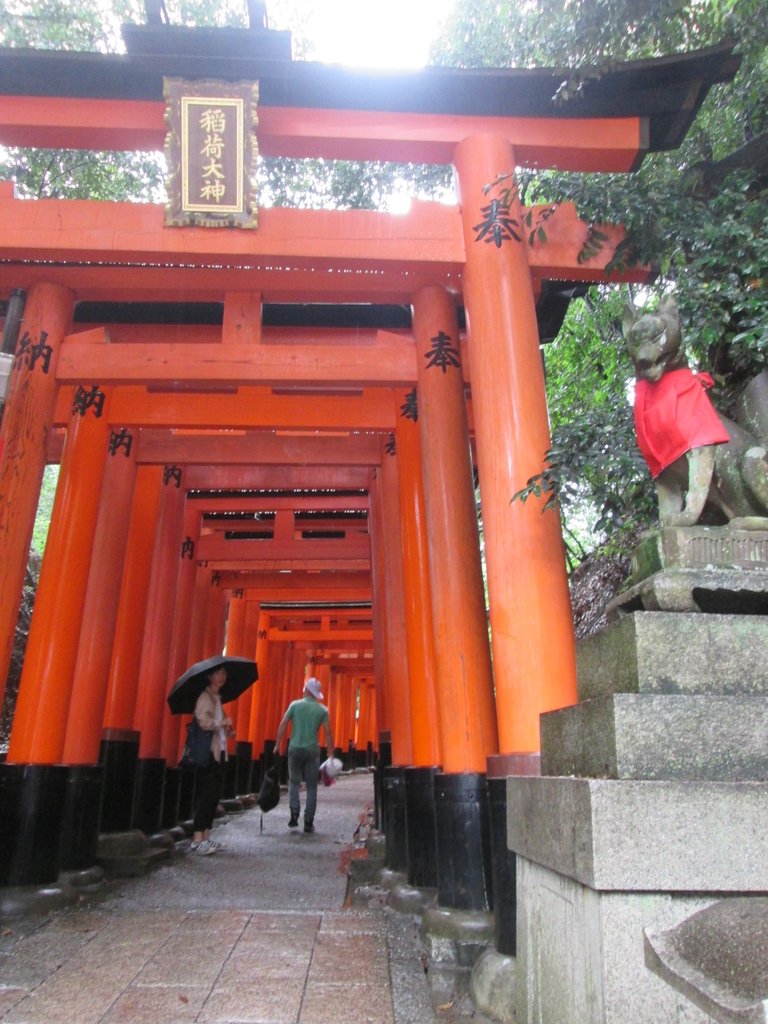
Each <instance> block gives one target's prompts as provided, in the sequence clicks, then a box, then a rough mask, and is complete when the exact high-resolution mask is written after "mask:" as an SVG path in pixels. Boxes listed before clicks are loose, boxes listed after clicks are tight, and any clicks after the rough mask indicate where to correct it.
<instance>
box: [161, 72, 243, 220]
mask: <svg viewBox="0 0 768 1024" xmlns="http://www.w3.org/2000/svg"><path fill="white" fill-rule="evenodd" d="M163 94H164V96H165V120H166V125H167V127H168V134H167V136H166V141H165V155H166V159H167V161H168V203H167V204H166V207H165V223H166V225H169V226H173V227H182V226H196V227H206V228H211V227H240V228H255V227H257V226H258V201H257V197H256V192H255V188H254V184H253V182H254V175H255V169H256V156H257V154H258V144H257V139H256V126H257V124H258V111H257V104H258V97H259V85H258V82H220V81H213V80H210V79H209V80H200V81H185V80H184V79H181V78H165V79H164V80H163Z"/></svg>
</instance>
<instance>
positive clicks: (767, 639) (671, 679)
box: [576, 611, 768, 700]
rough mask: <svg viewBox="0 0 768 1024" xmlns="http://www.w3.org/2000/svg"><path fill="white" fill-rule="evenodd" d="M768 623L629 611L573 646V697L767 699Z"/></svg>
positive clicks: (735, 617)
mask: <svg viewBox="0 0 768 1024" xmlns="http://www.w3.org/2000/svg"><path fill="white" fill-rule="evenodd" d="M767 655H768V618H766V617H764V616H758V615H701V614H697V613H686V612H643V611H638V612H634V613H632V614H631V615H626V616H624V617H623V618H620V619H618V620H617V621H615V622H613V623H611V624H610V625H609V626H608V627H607V628H606V629H604V630H603V631H602V632H601V633H599V634H597V635H596V636H593V637H589V638H588V639H587V640H581V641H579V643H578V644H577V645H576V663H577V671H578V691H579V700H589V699H590V698H592V697H600V696H605V695H608V694H612V693H659V694H675V693H691V694H712V695H714V694H734V695H735V694H755V695H757V694H768V656H767Z"/></svg>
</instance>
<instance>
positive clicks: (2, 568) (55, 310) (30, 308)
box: [0, 284, 75, 698]
mask: <svg viewBox="0 0 768 1024" xmlns="http://www.w3.org/2000/svg"><path fill="white" fill-rule="evenodd" d="M74 302H75V298H74V295H73V294H72V292H70V291H69V290H68V289H67V288H62V287H60V286H59V285H53V284H35V285H33V286H32V287H31V288H30V290H29V295H28V297H27V302H26V306H25V309H24V319H23V321H22V325H21V335H20V338H19V341H18V343H17V346H16V356H15V359H14V362H13V370H12V372H11V377H10V380H9V383H8V394H7V397H6V402H5V407H4V409H3V418H2V431H1V432H0V438H1V439H2V442H3V443H2V446H0V447H1V448H2V454H1V455H0V545H2V558H0V698H2V693H3V691H4V690H5V680H6V677H7V675H8V666H9V664H10V660H11V652H12V650H13V641H14V637H15V631H16V620H17V618H18V614H19V605H20V603H21V593H22V588H23V586H24V573H25V572H26V568H27V559H28V557H29V547H30V544H31V541H32V530H33V528H34V525H35V513H36V511H37V503H38V500H39V497H40V485H41V483H42V479H43V470H44V469H45V464H46V445H47V442H48V434H49V432H50V429H51V424H52V423H53V419H54V412H55V408H56V397H57V393H58V384H57V382H56V375H55V370H56V362H57V359H58V354H59V348H60V346H61V341H62V339H63V337H64V334H65V332H66V330H67V328H68V326H69V323H70V320H71V317H72V310H73V307H74Z"/></svg>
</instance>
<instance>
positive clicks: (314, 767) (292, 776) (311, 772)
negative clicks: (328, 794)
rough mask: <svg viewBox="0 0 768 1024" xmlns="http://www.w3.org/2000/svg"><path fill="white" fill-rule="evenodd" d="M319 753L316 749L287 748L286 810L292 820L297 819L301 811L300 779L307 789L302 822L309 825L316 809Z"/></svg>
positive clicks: (313, 818)
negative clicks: (288, 811)
mask: <svg viewBox="0 0 768 1024" xmlns="http://www.w3.org/2000/svg"><path fill="white" fill-rule="evenodd" d="M319 763H320V752H319V750H318V749H317V747H315V748H314V750H310V749H309V748H308V747H288V809H289V810H290V812H291V817H292V818H298V816H299V811H300V810H301V804H300V798H299V786H300V785H301V781H302V779H303V780H304V783H305V785H306V787H307V805H306V807H305V808H304V821H305V822H307V824H309V825H311V824H312V822H313V821H314V820H315V808H316V807H317V772H318V767H319Z"/></svg>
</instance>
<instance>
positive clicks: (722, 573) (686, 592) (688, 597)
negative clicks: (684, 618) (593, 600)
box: [606, 567, 768, 622]
mask: <svg viewBox="0 0 768 1024" xmlns="http://www.w3.org/2000/svg"><path fill="white" fill-rule="evenodd" d="M639 611H649V612H653V611H663V612H709V613H713V612H714V613H717V614H720V615H768V567H766V568H765V569H662V571H661V572H657V573H655V574H654V575H653V576H650V577H648V578H647V579H644V580H642V581H641V582H640V583H636V584H634V586H630V587H628V588H627V590H624V591H623V592H622V593H621V594H618V595H617V596H616V597H614V598H613V599H612V600H611V601H609V602H608V604H607V605H606V615H607V617H608V620H609V621H610V622H613V621H615V620H616V619H617V618H619V617H620V616H621V615H628V614H630V613H631V612H639Z"/></svg>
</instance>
